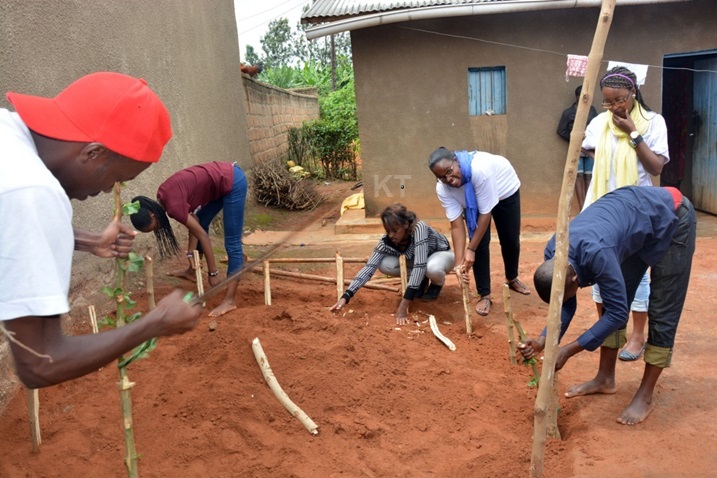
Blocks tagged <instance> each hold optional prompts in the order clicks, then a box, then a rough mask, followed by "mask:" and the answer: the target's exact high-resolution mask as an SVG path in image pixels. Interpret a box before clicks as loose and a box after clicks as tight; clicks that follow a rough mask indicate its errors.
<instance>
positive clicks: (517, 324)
mask: <svg viewBox="0 0 717 478" xmlns="http://www.w3.org/2000/svg"><path fill="white" fill-rule="evenodd" d="M506 287H508V285H507V284H506ZM511 315H512V313H511ZM511 319H512V321H513V324H515V329H516V330H517V331H518V337H519V338H520V341H521V343H522V342H525V339H526V338H528V336H527V335H526V334H525V330H523V326H522V325H520V322H519V321H518V319H516V318H515V316H512V317H511ZM530 367H531V368H532V369H533V377H535V384H536V385H539V384H540V371H539V370H538V364H537V363H535V361H533V363H531V364H530ZM553 382H554V381H553Z"/></svg>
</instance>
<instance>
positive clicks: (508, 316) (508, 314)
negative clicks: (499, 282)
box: [503, 284, 523, 365]
mask: <svg viewBox="0 0 717 478" xmlns="http://www.w3.org/2000/svg"><path fill="white" fill-rule="evenodd" d="M503 310H504V311H505V321H506V326H507V327H508V351H509V353H510V363H511V365H517V364H518V361H517V360H516V359H515V335H514V334H513V310H512V308H511V307H510V287H509V286H508V284H503ZM520 340H521V341H522V340H523V339H520Z"/></svg>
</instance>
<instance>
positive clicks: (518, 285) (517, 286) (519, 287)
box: [505, 277, 530, 295]
mask: <svg viewBox="0 0 717 478" xmlns="http://www.w3.org/2000/svg"><path fill="white" fill-rule="evenodd" d="M505 283H506V284H508V287H510V288H511V289H512V290H514V291H516V292H517V293H518V294H523V295H530V289H528V287H526V285H525V284H523V283H522V282H520V279H518V278H517V277H516V278H515V279H513V280H508V281H505Z"/></svg>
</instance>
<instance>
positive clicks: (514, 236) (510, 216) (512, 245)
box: [473, 189, 520, 296]
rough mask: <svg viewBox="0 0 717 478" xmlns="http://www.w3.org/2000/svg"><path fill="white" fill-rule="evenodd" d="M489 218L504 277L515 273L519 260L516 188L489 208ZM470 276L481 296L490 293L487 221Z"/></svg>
mask: <svg viewBox="0 0 717 478" xmlns="http://www.w3.org/2000/svg"><path fill="white" fill-rule="evenodd" d="M491 216H492V220H493V221H495V229H496V231H497V232H498V239H499V240H500V252H501V254H502V256H503V267H504V268H505V278H506V279H508V280H513V279H515V278H516V277H518V261H519V260H520V189H518V190H517V191H516V192H515V194H513V195H512V196H508V197H507V198H505V199H503V200H502V201H498V204H496V205H495V207H494V208H493V210H492V211H491ZM473 277H475V281H476V289H477V291H478V294H479V295H481V296H484V295H489V294H490V223H488V229H486V231H485V234H484V235H483V238H482V239H481V241H480V243H479V244H478V247H477V248H476V261H475V263H474V264H473Z"/></svg>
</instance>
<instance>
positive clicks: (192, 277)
mask: <svg viewBox="0 0 717 478" xmlns="http://www.w3.org/2000/svg"><path fill="white" fill-rule="evenodd" d="M167 275H168V276H172V277H179V278H180V279H187V280H189V281H192V282H196V281H197V275H196V273H195V272H194V271H193V270H192V269H180V270H178V271H171V272H167Z"/></svg>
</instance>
